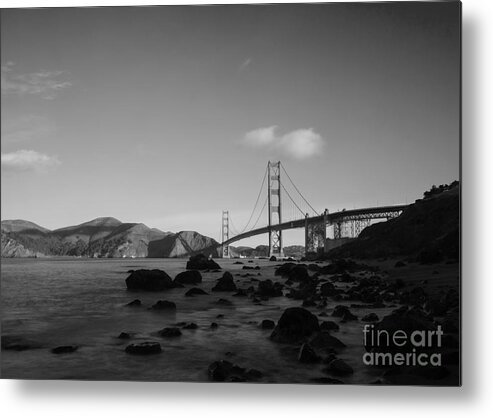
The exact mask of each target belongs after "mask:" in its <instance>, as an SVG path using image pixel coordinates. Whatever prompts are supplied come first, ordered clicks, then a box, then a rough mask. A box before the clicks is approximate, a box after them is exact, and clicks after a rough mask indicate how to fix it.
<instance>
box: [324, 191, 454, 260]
mask: <svg viewBox="0 0 493 418" xmlns="http://www.w3.org/2000/svg"><path fill="white" fill-rule="evenodd" d="M459 247H460V185H459V183H458V182H453V183H451V184H450V185H442V186H440V187H433V188H432V189H431V190H430V191H428V192H425V193H424V198H423V199H419V200H417V201H416V202H415V203H414V204H412V205H410V206H409V208H408V209H406V210H405V211H404V212H403V213H402V214H401V215H400V216H399V217H398V218H395V219H391V220H389V221H387V222H381V223H377V224H374V225H371V226H369V227H368V228H365V229H364V230H363V231H362V232H361V234H360V236H359V237H358V238H357V239H355V240H354V241H352V242H350V243H348V244H345V245H342V246H340V247H338V248H335V249H333V250H331V251H330V252H329V253H328V256H329V257H332V258H334V257H355V258H377V257H391V256H411V257H417V258H418V259H419V260H421V261H424V262H426V261H427V260H430V261H432V260H439V259H441V258H444V257H448V258H453V259H458V258H459Z"/></svg>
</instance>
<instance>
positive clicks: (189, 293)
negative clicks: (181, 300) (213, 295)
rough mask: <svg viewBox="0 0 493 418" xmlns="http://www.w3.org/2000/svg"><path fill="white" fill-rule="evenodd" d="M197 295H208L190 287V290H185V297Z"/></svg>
mask: <svg viewBox="0 0 493 418" xmlns="http://www.w3.org/2000/svg"><path fill="white" fill-rule="evenodd" d="M197 295H208V293H207V292H206V291H204V290H202V289H200V288H198V287H192V288H191V289H189V290H187V292H186V293H185V296H197Z"/></svg>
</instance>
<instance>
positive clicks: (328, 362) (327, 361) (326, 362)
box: [322, 353, 337, 364]
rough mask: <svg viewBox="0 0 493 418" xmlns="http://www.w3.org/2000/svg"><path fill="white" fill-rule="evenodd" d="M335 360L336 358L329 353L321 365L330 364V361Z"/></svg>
mask: <svg viewBox="0 0 493 418" xmlns="http://www.w3.org/2000/svg"><path fill="white" fill-rule="evenodd" d="M336 358H337V356H336V355H335V354H334V353H330V354H329V355H328V356H327V357H325V358H324V359H323V361H322V362H323V363H324V364H330V363H331V362H332V360H335V359H336Z"/></svg>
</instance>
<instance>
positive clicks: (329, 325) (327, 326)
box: [320, 321, 339, 331]
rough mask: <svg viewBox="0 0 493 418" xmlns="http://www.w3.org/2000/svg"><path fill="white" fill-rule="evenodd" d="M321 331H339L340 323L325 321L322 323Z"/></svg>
mask: <svg viewBox="0 0 493 418" xmlns="http://www.w3.org/2000/svg"><path fill="white" fill-rule="evenodd" d="M320 330H321V331H339V325H337V324H336V323H335V322H334V321H324V322H322V323H321V324H320Z"/></svg>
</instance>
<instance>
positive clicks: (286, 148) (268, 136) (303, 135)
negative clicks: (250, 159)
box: [243, 125, 324, 160]
mask: <svg viewBox="0 0 493 418" xmlns="http://www.w3.org/2000/svg"><path fill="white" fill-rule="evenodd" d="M278 131H279V128H278V126H275V125H273V126H269V127H265V128H258V129H254V130H253V131H250V132H247V133H246V134H245V137H244V138H243V143H244V144H245V145H247V146H250V147H252V148H256V149H262V150H268V151H270V152H279V153H281V154H284V155H285V156H287V157H291V158H295V159H299V160H304V159H308V158H311V157H314V156H316V155H319V154H320V153H321V152H322V151H323V148H324V139H323V138H322V136H321V135H320V134H318V133H317V132H315V131H314V130H313V129H312V128H308V129H297V130H294V131H292V132H288V133H286V134H284V135H281V134H279V132H278Z"/></svg>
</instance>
